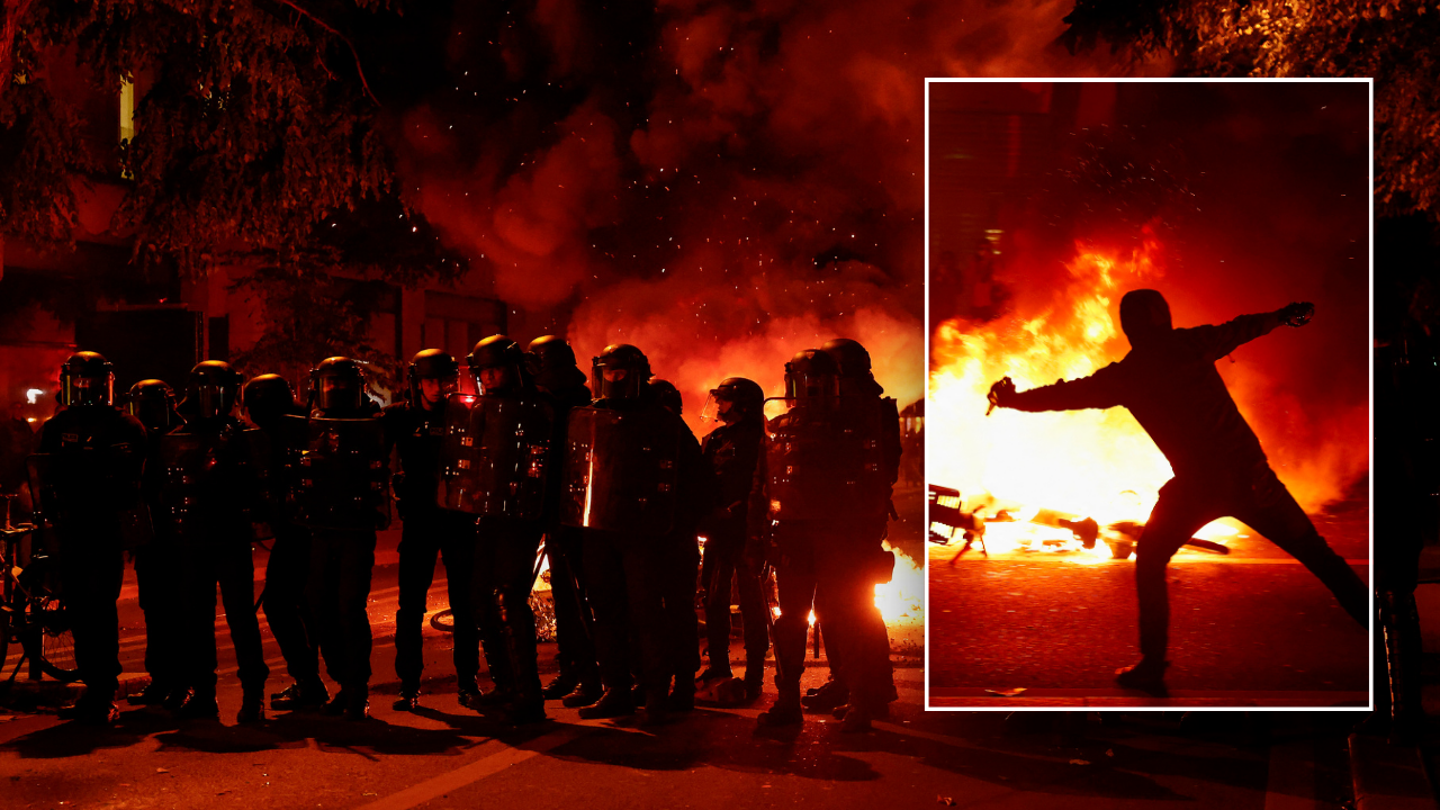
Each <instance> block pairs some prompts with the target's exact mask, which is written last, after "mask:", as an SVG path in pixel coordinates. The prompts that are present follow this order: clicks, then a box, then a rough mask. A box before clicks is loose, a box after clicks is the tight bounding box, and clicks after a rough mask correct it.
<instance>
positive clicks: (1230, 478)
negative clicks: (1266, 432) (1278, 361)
mask: <svg viewBox="0 0 1440 810" xmlns="http://www.w3.org/2000/svg"><path fill="white" fill-rule="evenodd" d="M1123 316H1124V308H1123V304H1122V317H1123ZM1165 318H1166V321H1167V323H1168V311H1167V312H1166V313H1165ZM1280 324H1281V319H1280V317H1279V315H1278V314H1277V313H1266V314H1261V315H1242V316H1241V317H1239V318H1236V319H1235V320H1233V321H1230V322H1229V323H1225V324H1222V325H1220V326H1197V327H1194V328H1190V329H1173V330H1165V331H1162V332H1160V333H1157V334H1155V335H1153V336H1151V337H1148V338H1146V339H1144V340H1137V338H1136V336H1135V335H1132V336H1131V344H1132V349H1131V351H1130V353H1129V354H1127V355H1126V356H1125V357H1124V359H1122V360H1121V361H1120V362H1118V363H1112V364H1110V365H1108V366H1106V367H1105V368H1102V369H1100V370H1099V371H1097V372H1095V373H1094V374H1092V375H1090V376H1089V377H1085V378H1083V379H1079V380H1071V381H1068V382H1058V383H1055V384H1054V385H1048V386H1044V387H1042V388H1036V389H1033V390H1030V391H1023V392H1019V393H1014V394H1012V395H1010V396H1009V397H1008V398H1007V400H1006V401H1005V402H1003V403H1001V404H1003V405H1005V406H1006V407H1013V408H1016V409H1018V410H1022V411H1053V410H1072V409H1079V408H1111V407H1115V406H1117V405H1123V406H1124V407H1126V408H1129V409H1130V412H1131V413H1132V414H1134V416H1135V419H1136V420H1137V421H1138V422H1139V423H1140V425H1141V426H1142V427H1144V428H1145V431H1146V432H1147V433H1149V434H1150V438H1151V439H1153V440H1154V441H1155V444H1156V445H1157V446H1159V448H1160V452H1162V453H1164V454H1165V458H1166V459H1167V460H1168V461H1169V462H1170V467H1171V468H1172V469H1173V470H1174V471H1175V477H1174V478H1172V479H1170V481H1169V482H1168V483H1166V484H1165V486H1164V487H1162V488H1161V490H1160V499H1159V501H1158V502H1157V503H1156V504H1155V509H1154V511H1153V512H1151V514H1150V519H1149V521H1148V522H1147V523H1146V525H1145V531H1144V534H1143V535H1142V536H1141V538H1140V541H1139V543H1138V544H1137V546H1136V550H1135V589H1136V592H1137V595H1138V597H1139V604H1140V651H1141V653H1142V654H1143V655H1144V657H1145V659H1146V660H1147V661H1151V660H1153V661H1163V660H1164V658H1165V654H1166V649H1167V646H1168V628H1169V615H1170V607H1169V604H1170V603H1169V599H1168V596H1167V594H1166V586H1165V567H1166V565H1167V564H1168V563H1169V562H1170V558H1171V557H1172V556H1174V554H1175V552H1176V551H1177V550H1179V548H1180V546H1181V545H1183V544H1184V543H1185V541H1186V540H1188V539H1190V537H1191V536H1192V535H1193V534H1194V533H1195V532H1196V531H1197V530H1199V529H1200V528H1201V527H1202V526H1204V525H1205V524H1207V523H1209V522H1210V521H1212V520H1215V519H1216V518H1220V517H1225V516H1233V517H1236V518H1238V519H1240V520H1242V521H1244V522H1245V523H1246V524H1247V525H1249V526H1251V527H1253V528H1254V529H1255V530H1256V531H1258V532H1259V533H1260V534H1262V535H1264V536H1265V537H1266V538H1268V539H1269V540H1270V541H1271V542H1273V543H1275V544H1276V545H1277V546H1279V547H1280V548H1282V549H1284V550H1285V551H1286V552H1288V553H1289V554H1291V555H1292V556H1294V557H1295V558H1296V559H1298V560H1299V561H1300V562H1301V563H1303V564H1304V565H1305V567H1306V568H1308V569H1310V571H1311V572H1312V573H1314V574H1315V575H1316V576H1317V577H1319V578H1320V581H1321V582H1323V583H1324V584H1325V586H1326V587H1328V588H1329V589H1330V590H1331V591H1332V592H1333V593H1334V594H1335V597H1336V599H1337V600H1339V602H1340V605H1341V607H1343V608H1345V610H1346V611H1347V612H1349V613H1350V615H1351V616H1353V617H1354V618H1355V620H1356V621H1358V622H1360V623H1361V624H1368V622H1367V619H1366V616H1367V613H1368V598H1367V595H1366V591H1367V589H1366V587H1365V585H1364V583H1363V582H1361V580H1360V578H1359V577H1358V576H1357V575H1356V574H1355V572H1354V571H1353V570H1351V568H1350V566H1349V565H1348V564H1347V563H1346V562H1345V560H1344V559H1343V558H1341V557H1340V556H1339V555H1338V554H1336V553H1335V552H1334V551H1332V550H1331V549H1330V546H1329V545H1327V544H1326V542H1325V539H1324V538H1323V537H1321V536H1320V535H1319V533H1318V532H1316V531H1315V526H1314V525H1313V524H1312V523H1311V522H1310V518H1309V517H1308V516H1306V514H1305V512H1304V510H1302V509H1301V508H1300V506H1299V504H1297V503H1296V502H1295V499H1294V498H1293V497H1292V496H1291V495H1290V492H1289V490H1287V489H1286V488H1285V485H1284V484H1282V483H1281V482H1280V479H1279V478H1277V477H1276V476H1275V473H1274V471H1273V470H1271V469H1270V464H1269V462H1268V461H1267V460H1266V458H1265V453H1264V451H1262V450H1261V449H1260V441H1259V440H1258V439H1257V438H1256V437H1255V433H1254V432H1253V431H1252V430H1251V429H1250V426H1249V425H1248V424H1247V423H1246V422H1245V418H1244V417H1243V416H1241V415H1240V411H1239V410H1238V409H1237V408H1236V407H1235V402H1234V400H1232V399H1231V398H1230V393H1229V391H1227V390H1226V389H1225V383H1224V381H1223V380H1222V379H1221V378H1220V374H1219V372H1217V371H1216V370H1215V361H1217V360H1219V359H1220V358H1222V357H1224V356H1225V355H1227V354H1229V353H1230V352H1232V351H1234V350H1235V349H1236V347H1238V346H1240V345H1241V344H1244V343H1246V342H1248V341H1251V340H1254V339H1255V338H1257V337H1260V336H1261V335H1264V334H1266V333H1268V332H1270V331H1271V330H1273V329H1275V328H1276V327H1277V326H1279V325H1280ZM1129 331H1130V330H1129V329H1127V333H1128V332H1129Z"/></svg>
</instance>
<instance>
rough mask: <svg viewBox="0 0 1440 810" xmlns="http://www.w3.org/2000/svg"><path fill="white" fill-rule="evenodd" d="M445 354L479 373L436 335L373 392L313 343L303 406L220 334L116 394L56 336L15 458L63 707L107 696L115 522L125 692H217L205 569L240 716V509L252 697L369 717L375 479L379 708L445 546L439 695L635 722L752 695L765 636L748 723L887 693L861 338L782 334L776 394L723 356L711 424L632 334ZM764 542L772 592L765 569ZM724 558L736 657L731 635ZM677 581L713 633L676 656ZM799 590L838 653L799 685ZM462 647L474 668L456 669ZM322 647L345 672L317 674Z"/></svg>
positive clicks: (146, 698) (878, 520)
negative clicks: (448, 624)
mask: <svg viewBox="0 0 1440 810" xmlns="http://www.w3.org/2000/svg"><path fill="white" fill-rule="evenodd" d="M466 370H467V371H468V373H469V375H470V376H471V377H472V378H473V380H474V382H475V390H476V392H477V393H476V394H475V395H466V394H461V393H459V392H458V391H457V381H458V378H459V375H460V373H461V367H460V364H459V362H457V360H456V359H455V358H453V357H451V356H450V355H448V354H446V353H445V352H443V351H440V350H437V349H427V350H425V351H422V352H420V353H419V354H417V355H415V357H414V359H413V360H412V362H411V363H410V366H409V372H408V383H409V386H408V388H409V390H408V397H407V398H406V399H405V401H403V402H400V403H397V404H395V405H392V406H390V407H388V408H386V409H384V410H383V411H382V410H381V409H380V408H379V407H378V406H377V405H375V404H374V403H373V402H372V401H371V400H370V399H369V398H368V397H367V396H366V386H367V382H366V377H365V372H364V367H363V365H362V364H361V363H358V362H357V361H355V360H352V359H348V358H344V357H331V358H329V359H326V360H324V361H323V362H321V363H319V364H318V366H316V367H315V368H314V369H313V370H312V371H311V379H310V383H311V385H310V388H311V391H310V394H309V402H308V403H307V404H306V405H304V406H302V405H300V404H299V403H297V401H296V398H295V396H294V392H293V391H292V389H291V387H290V385H289V383H288V382H287V381H286V380H285V379H284V378H283V377H281V376H279V375H275V374H263V375H260V376H257V377H255V378H253V379H251V380H249V381H248V382H244V381H243V379H242V375H241V374H240V373H239V372H238V371H236V370H235V369H233V368H232V367H230V366H229V365H228V364H227V363H224V362H220V361H206V362H203V363H200V364H199V365H197V366H196V367H195V368H194V369H193V370H192V371H191V372H190V375H189V378H188V379H187V381H186V383H185V386H184V389H183V392H182V393H183V397H182V398H181V399H180V401H179V402H178V403H177V401H176V399H177V398H176V396H175V394H174V393H173V392H172V389H171V387H170V386H168V385H166V384H165V383H164V382H161V381H159V380H145V381H142V382H140V383H137V384H136V385H135V386H134V387H133V388H132V389H131V390H130V391H129V393H128V395H126V396H125V397H124V398H123V399H124V408H123V410H122V409H121V408H117V407H115V406H114V404H113V403H114V396H113V380H114V375H113V373H112V368H111V365H110V363H108V362H107V361H106V360H105V359H104V358H103V357H101V356H100V355H98V354H95V353H93V352H80V353H78V354H75V355H74V356H72V357H71V358H70V359H69V360H67V361H66V363H65V364H64V366H63V367H62V369H61V371H60V382H61V390H60V400H61V402H62V404H63V405H65V406H66V407H64V408H63V409H62V410H61V411H60V412H59V413H57V414H56V415H55V416H54V417H53V418H52V419H50V420H49V421H48V422H47V423H46V424H45V425H44V426H43V428H42V432H41V440H40V448H39V454H38V455H36V456H33V457H32V458H31V474H32V486H34V487H35V488H36V489H37V490H38V492H37V495H36V497H37V501H38V507H39V509H40V510H41V512H42V515H43V517H44V519H45V525H46V526H47V527H48V528H50V529H53V531H52V532H51V533H50V534H49V535H48V536H50V537H53V538H54V541H53V543H54V545H55V546H56V547H55V548H54V549H53V552H54V553H55V554H56V556H57V557H58V558H59V560H60V563H61V566H60V569H61V571H62V577H63V589H64V597H65V599H66V603H67V608H68V611H69V613H70V614H71V624H72V627H73V632H74V638H75V655H76V663H77V666H78V667H79V669H80V678H81V680H82V681H84V683H85V684H86V687H87V688H86V691H85V692H84V694H83V695H82V697H81V698H80V700H79V701H78V702H77V703H76V704H75V705H74V706H73V707H70V708H69V709H68V710H66V712H65V714H67V715H69V716H73V717H75V718H77V719H79V720H81V721H86V722H91V723H97V724H108V723H111V722H114V720H115V719H116V718H117V717H118V711H117V709H116V707H115V704H114V698H115V694H116V689H117V684H118V676H119V674H120V664H119V660H118V630H117V618H116V602H117V600H118V597H119V593H120V587H121V581H122V578H123V565H124V556H123V555H124V553H125V552H126V551H127V550H128V551H133V554H134V560H135V572H136V577H137V580H138V586H139V600H140V607H141V608H142V610H143V612H144V616H145V624H146V636H147V638H146V649H145V668H146V670H147V671H148V672H149V674H150V676H151V682H150V684H149V686H148V687H147V688H145V689H144V690H143V691H142V692H140V693H138V694H135V695H131V696H130V698H129V701H130V702H131V703H132V704H143V705H160V706H164V707H165V708H167V709H168V710H170V711H171V712H172V713H173V714H174V715H175V716H176V717H178V718H216V717H218V716H219V705H218V703H217V701H216V681H217V678H216V666H217V663H216V642H215V635H216V633H215V616H216V613H215V608H216V592H217V590H218V592H219V594H220V599H221V601H222V603H223V605H224V608H225V618H226V622H227V623H228V626H229V631H230V637H231V640H232V642H233V644H234V649H235V655H236V658H237V662H238V672H237V674H238V677H239V680H240V683H241V686H242V692H243V698H242V701H241V706H240V709H239V712H238V717H237V719H238V721H239V722H241V723H253V722H260V721H263V720H264V719H265V704H264V697H265V692H264V689H265V683H266V680H267V678H268V676H269V668H268V667H267V665H266V663H265V660H264V655H263V652H262V647H261V635H260V628H259V624H258V620H257V610H256V605H255V604H253V603H252V601H251V600H252V599H253V598H254V590H253V589H254V579H255V576H254V569H253V562H252V553H251V552H252V543H253V542H254V541H255V539H256V531H255V530H256V529H257V528H259V529H263V528H264V527H268V532H269V534H270V535H271V536H272V538H273V543H272V545H271V547H270V554H269V559H268V564H267V568H266V571H265V585H264V590H263V592H262V595H261V598H260V607H262V608H263V610H264V613H265V617H266V620H267V621H268V623H269V625H270V628H271V630H272V632H273V634H274V637H275V639H276V641H277V643H278V645H279V648H280V652H281V654H282V655H283V657H284V661H285V666H286V668H287V670H288V674H289V676H290V678H291V679H292V682H291V683H290V685H289V686H288V687H286V688H285V689H284V690H283V691H280V692H278V693H274V694H271V695H270V708H271V709H273V710H289V711H299V710H318V711H320V712H323V713H325V714H331V715H338V716H343V717H345V718H347V719H351V720H363V719H364V718H366V717H367V716H368V712H369V700H368V698H369V681H370V677H371V666H370V658H371V646H372V634H371V627H370V623H369V618H368V616H367V614H366V602H367V598H368V596H369V592H370V583H371V570H372V568H373V565H374V555H375V545H376V533H377V531H379V530H382V529H384V528H386V527H388V525H389V523H390V521H391V508H392V504H391V499H392V493H393V497H394V502H395V503H394V506H395V509H396V511H398V513H399V515H400V517H401V519H402V534H401V541H400V546H399V592H400V593H399V610H398V612H397V614H396V630H395V656H396V657H395V671H396V674H397V676H398V677H399V679H400V694H399V699H398V700H397V701H396V702H395V708H396V709H397V710H406V711H414V710H415V709H416V708H417V707H418V706H419V700H420V684H421V675H422V668H423V658H422V650H421V624H422V621H423V618H424V615H425V612H426V597H427V592H428V590H429V588H430V585H431V582H432V579H433V577H434V573H435V564H436V558H437V556H438V557H440V558H443V560H444V563H445V569H446V571H447V576H448V590H449V602H450V608H451V610H452V611H453V615H454V640H455V644H454V667H455V672H456V675H457V676H458V682H459V686H458V700H459V702H460V704H461V705H463V706H465V707H468V708H471V709H474V710H476V711H480V712H482V713H487V714H498V715H499V716H501V717H503V719H504V720H505V721H506V722H509V723H513V724H523V723H534V722H538V721H542V720H544V719H545V702H546V700H560V701H562V702H563V704H564V705H565V706H567V707H581V708H580V714H581V716H582V717H584V718H610V717H621V716H624V715H629V714H633V713H634V712H636V711H637V709H642V708H643V711H644V716H643V718H642V722H644V723H647V724H656V723H662V722H665V721H666V720H667V719H668V718H669V717H671V716H672V715H673V714H674V713H676V712H683V711H687V710H690V709H692V708H693V707H694V704H695V699H696V694H697V689H699V690H703V692H702V694H703V695H704V696H709V697H711V698H715V699H720V700H731V701H735V702H741V701H745V702H753V701H756V700H757V699H759V697H760V695H761V686H762V681H763V675H764V668H765V661H766V653H767V650H768V648H769V645H770V640H771V638H772V637H773V639H774V645H775V659H774V666H775V684H776V686H777V688H778V692H779V695H778V698H777V699H776V700H775V702H774V704H773V705H772V706H770V707H769V708H768V710H767V711H765V712H763V713H762V714H761V715H760V718H759V720H760V724H761V725H762V726H793V725H796V724H799V723H800V722H801V719H802V711H803V710H804V709H805V708H809V709H812V710H835V711H836V713H837V714H838V715H839V716H842V717H843V723H842V726H843V727H844V728H846V729H848V730H863V729H866V728H869V726H870V722H871V720H872V718H874V717H877V716H883V715H884V714H886V713H887V710H888V704H889V703H890V702H891V701H893V700H895V698H896V692H895V687H894V682H893V674H892V671H891V666H890V660H889V642H888V639H887V637H886V630H885V626H884V623H883V620H882V619H881V616H880V613H879V611H878V610H877V608H876V606H875V604H874V586H875V584H876V583H878V582H884V581H888V579H889V577H890V574H891V570H892V566H893V559H894V558H893V556H892V555H891V554H890V553H889V552H886V551H884V550H883V549H882V546H881V541H882V539H883V538H884V537H885V534H886V527H887V523H888V521H889V520H890V518H891V517H893V516H894V514H895V513H894V509H893V506H892V505H891V488H892V486H893V484H894V482H895V478H896V475H897V471H898V468H899V457H900V439H899V419H898V415H897V413H896V409H895V402H894V400H893V399H890V398H887V397H883V396H882V394H883V391H882V389H881V388H880V386H879V385H878V384H877V383H876V382H875V380H874V378H873V376H872V374H871V370H870V357H869V354H868V353H867V352H866V350H865V349H864V347H863V346H861V345H860V344H859V343H856V342H855V341H852V340H847V339H837V340H832V341H830V342H829V343H826V344H825V345H824V347H823V348H822V349H810V350H806V351H803V352H800V353H798V354H796V355H795V356H794V358H793V359H792V360H791V361H790V362H788V363H786V365H785V382H786V395H785V396H784V397H783V398H777V399H783V400H784V404H785V406H786V407H785V408H784V409H783V411H784V412H783V413H781V414H780V415H778V416H776V417H774V418H772V419H769V420H768V421H767V420H766V418H765V415H764V409H765V404H766V399H765V396H764V392H763V390H762V389H761V387H760V386H759V385H757V384H756V383H755V382H753V381H751V380H748V379H744V378H738V377H732V378H729V379H726V380H724V381H723V382H722V383H720V384H719V385H718V386H717V387H716V388H715V389H713V390H712V391H711V392H710V398H709V399H708V400H707V402H706V405H705V411H706V413H705V414H704V415H705V416H709V417H711V418H712V419H714V420H715V421H717V422H719V423H720V424H719V426H718V427H716V428H715V429H714V430H713V431H712V432H710V433H709V434H708V435H707V436H706V437H705V439H704V441H703V443H702V442H697V440H696V438H695V436H694V434H693V433H692V432H691V431H690V429H689V428H688V427H687V426H686V424H685V422H684V421H683V420H682V419H681V418H680V411H681V407H682V405H681V401H680V395H679V392H678V391H677V390H676V389H675V388H674V386H673V385H671V384H669V383H668V382H665V381H664V380H660V379H658V378H653V377H652V374H651V369H650V364H649V361H648V359H647V358H646V356H645V355H644V354H643V353H642V352H641V351H640V350H639V349H637V348H636V347H634V346H631V345H628V344H616V345H612V346H608V347H607V348H606V349H605V350H604V351H603V352H601V353H600V355H599V356H597V357H595V358H594V360H593V365H592V374H591V376H590V377H589V379H588V382H589V385H588V386H587V377H586V375H585V373H584V372H582V371H581V370H580V369H579V368H578V367H577V364H576V360H575V354H574V351H573V350H572V348H571V347H570V345H569V344H568V343H567V342H566V341H564V340H562V339H560V338H558V337H555V336H544V337H540V338H537V339H535V340H534V341H532V342H531V343H530V345H529V347H528V349H526V350H522V349H521V348H520V346H519V345H518V344H517V343H516V342H515V341H513V340H511V339H510V338H508V337H506V336H504V335H495V336H492V337H489V338H486V339H484V340H482V341H480V342H479V343H478V344H477V345H476V346H475V348H474V350H473V351H472V352H471V354H470V355H469V356H468V357H467V358H466ZM242 383H243V385H242ZM242 394H243V396H242ZM592 395H593V396H592ZM242 413H243V417H244V418H242ZM392 453H393V455H394V456H396V457H397V458H398V470H397V471H396V472H395V473H394V475H393V476H392V475H391V456H392ZM699 538H703V541H702V540H700V539H699ZM542 541H543V549H544V552H545V554H546V555H548V558H549V565H550V571H551V586H552V592H553V597H554V602H555V622H556V633H557V640H558V659H559V664H560V667H559V674H558V675H557V676H556V677H555V678H554V679H553V680H551V681H550V682H549V683H548V684H546V685H544V686H542V685H541V681H540V675H539V667H538V666H537V660H536V655H537V648H536V628H535V616H534V614H533V612H532V608H531V606H530V601H529V596H530V593H531V590H532V588H533V585H534V583H535V580H536V577H537V574H538V572H539V560H540V559H541V558H540V551H541V549H542ZM702 542H703V548H704V554H703V567H702V566H701V556H702V555H701V552H700V545H701V544H702ZM769 566H773V567H774V569H775V571H776V583H777V584H776V592H777V595H778V602H779V605H778V617H776V616H774V614H772V611H771V610H770V609H769V605H768V603H767V599H766V596H765V595H764V593H763V590H762V577H763V576H765V575H766V573H768V571H767V568H768V567H769ZM697 574H698V577H697ZM732 587H733V588H734V591H735V592H738V595H739V605H740V611H741V617H742V620H743V625H744V633H743V635H744V650H745V669H744V673H743V679H742V678H736V677H734V675H733V673H732V670H731V663H730V656H729V638H730V624H731V621H730V619H731V616H730V613H731V594H732ZM697 590H698V591H700V592H701V593H703V595H704V600H703V601H704V606H705V615H706V639H705V641H706V644H707V647H708V656H709V665H708V667H707V668H706V669H705V670H704V672H703V673H700V675H699V676H698V677H697V675H696V673H697V672H698V671H699V670H700V667H701V666H702V661H701V656H700V638H699V622H698V620H697V615H696V613H697V611H696V605H697V599H696V597H697ZM812 610H813V615H814V616H816V617H817V618H818V619H819V621H820V622H821V625H822V626H823V629H824V631H825V643H826V648H827V651H828V656H829V659H830V664H831V679H830V681H829V682H827V683H826V684H825V685H824V686H823V687H820V688H818V689H811V690H809V692H808V693H807V694H806V695H805V696H804V697H802V695H801V692H800V676H801V672H802V671H803V668H804V659H805V654H806V647H807V635H808V632H807V631H808V624H809V622H810V619H809V617H810V615H811V613H812ZM482 655H483V656H484V659H485V663H486V670H487V672H488V675H489V678H490V681H491V683H492V687H491V688H489V689H488V690H487V689H482V687H481V681H479V680H478V679H477V675H478V674H479V672H480V657H481V656H482ZM322 661H323V662H324V665H325V669H326V672H327V673H328V675H329V676H330V679H331V680H332V681H334V683H336V684H338V687H339V689H338V692H336V693H335V694H333V695H332V694H331V693H330V692H329V690H328V689H327V687H326V685H325V683H324V681H322V679H321V677H320V663H321V662H322ZM841 712H843V714H841Z"/></svg>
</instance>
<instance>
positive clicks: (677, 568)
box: [660, 531, 700, 686]
mask: <svg viewBox="0 0 1440 810" xmlns="http://www.w3.org/2000/svg"><path fill="white" fill-rule="evenodd" d="M660 564H661V566H662V572H661V576H660V599H661V602H662V603H663V604H664V606H665V621H664V629H663V630H662V632H663V633H664V640H665V646H666V649H667V657H668V658H669V662H670V667H669V671H670V674H672V675H674V676H675V683H676V685H677V686H678V685H681V684H685V685H690V684H691V683H692V682H693V681H694V680H695V673H696V672H699V671H700V620H699V618H698V617H696V615H695V582H696V578H697V577H698V576H699V574H700V548H699V546H698V545H697V544H696V541H695V532H694V531H687V532H680V533H679V534H678V536H674V537H667V538H665V545H664V547H663V549H662V550H661V557H660Z"/></svg>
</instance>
